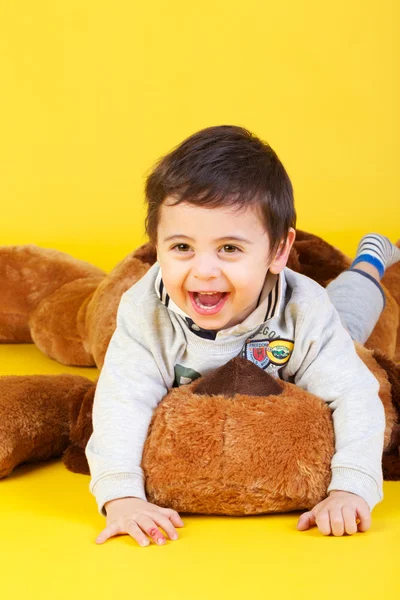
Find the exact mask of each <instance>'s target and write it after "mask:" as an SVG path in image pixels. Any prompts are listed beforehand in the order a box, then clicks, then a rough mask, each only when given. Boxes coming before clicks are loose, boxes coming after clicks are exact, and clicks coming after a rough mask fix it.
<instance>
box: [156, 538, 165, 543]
mask: <svg viewBox="0 0 400 600" xmlns="http://www.w3.org/2000/svg"><path fill="white" fill-rule="evenodd" d="M157 544H165V539H164V538H161V537H160V538H158V540H157Z"/></svg>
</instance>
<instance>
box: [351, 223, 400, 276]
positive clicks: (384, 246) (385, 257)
mask: <svg viewBox="0 0 400 600" xmlns="http://www.w3.org/2000/svg"><path fill="white" fill-rule="evenodd" d="M399 260H400V248H397V246H395V245H394V244H392V242H391V241H390V240H389V239H388V238H387V237H385V236H384V235H379V234H378V233H369V234H367V235H364V237H362V238H361V241H360V243H359V244H358V248H357V254H356V257H355V259H354V261H353V264H352V265H351V267H350V269H352V268H353V267H354V266H355V265H356V264H357V263H359V262H367V263H369V264H370V265H373V266H374V267H375V268H376V269H378V271H379V275H380V276H381V277H383V274H384V272H385V269H387V267H390V266H391V265H394V263H396V262H397V261H399Z"/></svg>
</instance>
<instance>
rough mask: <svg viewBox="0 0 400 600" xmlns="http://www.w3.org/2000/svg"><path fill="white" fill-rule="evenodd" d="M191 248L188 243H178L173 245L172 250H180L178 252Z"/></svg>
mask: <svg viewBox="0 0 400 600" xmlns="http://www.w3.org/2000/svg"><path fill="white" fill-rule="evenodd" d="M189 248H190V246H188V244H176V246H173V248H172V250H178V252H187V251H188V250H189Z"/></svg>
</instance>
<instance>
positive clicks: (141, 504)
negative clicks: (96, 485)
mask: <svg viewBox="0 0 400 600" xmlns="http://www.w3.org/2000/svg"><path fill="white" fill-rule="evenodd" d="M104 506H105V509H106V512H107V525H106V528H105V529H104V530H103V531H102V532H101V533H100V535H99V536H98V537H97V539H96V543H97V544H102V543H103V542H105V541H106V540H108V538H110V537H113V536H114V535H121V534H123V533H128V534H129V535H130V536H132V537H133V538H134V539H135V540H136V541H137V542H138V543H139V544H140V545H141V546H148V545H149V543H150V542H149V540H148V539H147V537H146V535H145V533H147V535H148V536H149V537H150V538H151V539H152V540H153V541H154V542H156V543H157V544H159V545H162V544H165V541H166V540H165V537H164V534H163V533H162V532H161V531H160V529H158V527H157V525H159V526H160V527H162V528H163V529H164V531H165V533H166V534H167V535H168V536H169V538H170V539H171V540H177V539H178V534H177V532H176V529H175V527H183V521H182V519H181V518H180V516H179V514H178V513H177V512H176V510H172V509H170V508H162V507H161V506H157V505H156V504H151V503H150V502H146V500H142V499H141V498H132V497H130V498H117V499H116V500H110V502H106V503H105V505H104ZM174 525H175V527H174Z"/></svg>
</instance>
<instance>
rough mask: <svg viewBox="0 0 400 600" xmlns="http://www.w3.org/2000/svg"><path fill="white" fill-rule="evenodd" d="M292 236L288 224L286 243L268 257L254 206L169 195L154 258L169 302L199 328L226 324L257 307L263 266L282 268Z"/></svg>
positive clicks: (266, 245)
mask: <svg viewBox="0 0 400 600" xmlns="http://www.w3.org/2000/svg"><path fill="white" fill-rule="evenodd" d="M294 237H295V232H294V230H293V229H290V231H289V235H288V240H287V243H286V245H285V246H283V244H281V247H280V249H279V250H278V253H277V256H276V257H271V258H270V259H269V260H268V257H269V251H270V244H269V238H268V234H267V233H266V232H265V230H264V227H263V223H262V222H261V220H260V217H259V216H258V214H257V213H256V211H255V210H254V209H253V208H252V207H249V208H247V209H246V210H245V211H240V212H235V210H232V209H231V208H229V209H228V208H211V209H208V208H202V207H198V206H194V205H192V204H188V203H185V202H181V203H180V204H176V205H175V206H173V205H171V204H169V203H168V198H167V199H166V200H165V201H164V203H163V204H162V206H161V209H160V219H159V224H158V229H157V260H158V262H159V263H160V266H161V269H162V278H163V282H164V285H165V288H166V290H167V292H168V294H169V296H170V298H171V299H172V300H173V302H175V304H176V305H177V306H179V308H180V309H181V310H183V311H184V312H185V313H186V314H187V315H189V317H190V318H191V319H193V321H194V322H195V323H196V324H197V325H199V326H200V327H202V328H203V329H214V330H220V329H226V328H227V327H232V326H233V325H237V324H238V323H241V322H242V321H244V319H246V317H248V316H249V315H250V314H251V313H252V312H253V310H254V309H255V308H256V306H257V301H258V297H259V295H260V292H261V290H262V288H263V285H264V280H265V276H266V273H267V271H268V270H270V271H271V272H272V273H279V272H280V271H281V270H282V269H283V268H284V266H285V265H286V262H287V259H288V255H289V252H290V248H291V247H292V244H293V241H294ZM170 238H173V239H170ZM204 292H213V294H204Z"/></svg>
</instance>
